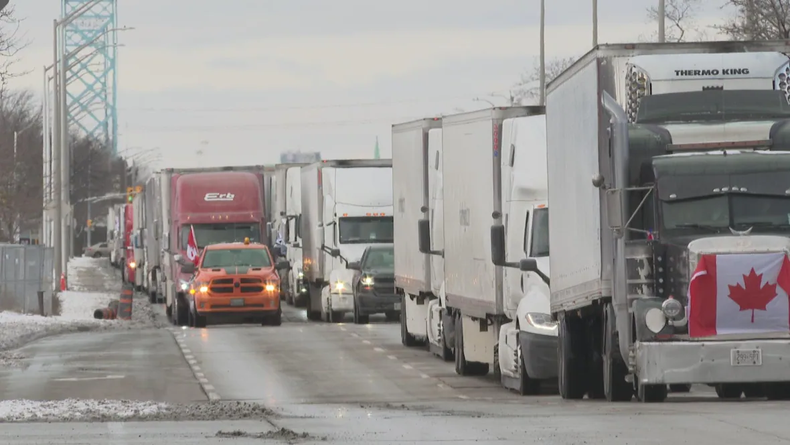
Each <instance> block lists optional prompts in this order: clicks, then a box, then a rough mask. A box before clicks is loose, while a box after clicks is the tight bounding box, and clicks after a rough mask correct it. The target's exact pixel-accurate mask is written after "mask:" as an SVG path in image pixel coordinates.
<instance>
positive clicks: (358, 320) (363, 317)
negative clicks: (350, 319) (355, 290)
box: [354, 302, 370, 324]
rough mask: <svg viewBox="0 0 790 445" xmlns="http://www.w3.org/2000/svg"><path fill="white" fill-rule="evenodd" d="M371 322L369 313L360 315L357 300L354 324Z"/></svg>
mask: <svg viewBox="0 0 790 445" xmlns="http://www.w3.org/2000/svg"><path fill="white" fill-rule="evenodd" d="M369 322H370V317H369V316H367V315H360V314H359V308H358V307H357V304H356V302H355V303H354V324H368V323H369Z"/></svg>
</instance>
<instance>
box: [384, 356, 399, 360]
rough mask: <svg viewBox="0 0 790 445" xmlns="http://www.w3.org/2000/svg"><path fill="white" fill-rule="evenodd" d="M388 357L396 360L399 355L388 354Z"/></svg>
mask: <svg viewBox="0 0 790 445" xmlns="http://www.w3.org/2000/svg"><path fill="white" fill-rule="evenodd" d="M387 358H388V359H390V360H396V359H397V358H398V357H395V356H394V355H388V356H387Z"/></svg>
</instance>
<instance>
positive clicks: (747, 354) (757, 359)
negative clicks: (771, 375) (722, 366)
mask: <svg viewBox="0 0 790 445" xmlns="http://www.w3.org/2000/svg"><path fill="white" fill-rule="evenodd" d="M730 364H731V365H732V366H762V364H763V351H762V350H760V349H731V350H730Z"/></svg>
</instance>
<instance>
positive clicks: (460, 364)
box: [455, 315, 488, 376]
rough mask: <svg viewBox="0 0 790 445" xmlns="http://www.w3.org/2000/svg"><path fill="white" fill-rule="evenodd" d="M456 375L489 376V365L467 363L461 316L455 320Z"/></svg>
mask: <svg viewBox="0 0 790 445" xmlns="http://www.w3.org/2000/svg"><path fill="white" fill-rule="evenodd" d="M455 373H456V374H458V375H463V376H484V375H486V374H488V363H478V362H467V361H466V357H465V356H464V328H463V319H462V318H461V315H459V316H458V317H456V320H455Z"/></svg>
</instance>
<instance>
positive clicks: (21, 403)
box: [0, 399, 167, 422]
mask: <svg viewBox="0 0 790 445" xmlns="http://www.w3.org/2000/svg"><path fill="white" fill-rule="evenodd" d="M165 409H167V405H166V404H164V403H156V402H132V401H128V400H79V399H66V400H53V401H44V402H40V401H35V400H4V401H0V420H2V421H6V422H20V421H36V420H44V421H47V420H65V421H68V420H86V421H87V420H97V419H107V420H110V419H112V420H125V419H130V418H139V417H148V416H153V415H155V414H157V413H159V412H161V411H163V410H165Z"/></svg>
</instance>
